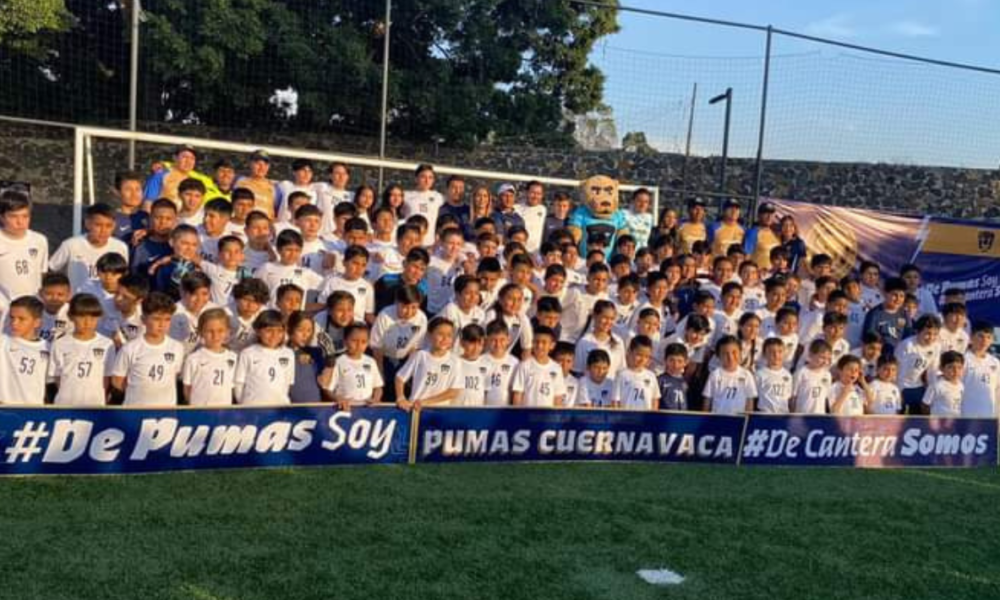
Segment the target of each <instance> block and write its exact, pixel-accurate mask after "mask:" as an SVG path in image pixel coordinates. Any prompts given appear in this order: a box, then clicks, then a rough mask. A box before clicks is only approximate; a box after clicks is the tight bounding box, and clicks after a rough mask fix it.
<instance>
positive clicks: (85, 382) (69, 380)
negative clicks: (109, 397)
mask: <svg viewBox="0 0 1000 600" xmlns="http://www.w3.org/2000/svg"><path fill="white" fill-rule="evenodd" d="M114 367H115V345H114V343H113V342H112V341H111V340H109V339H108V338H106V337H104V336H103V335H95V336H94V337H93V338H91V339H89V340H79V339H77V338H75V337H73V336H71V335H67V336H66V337H62V338H59V339H58V340H56V341H55V343H53V344H52V351H51V353H50V356H49V372H48V378H49V381H50V382H55V383H56V384H58V386H59V392H58V393H57V394H56V398H55V404H56V405H59V406H104V403H105V399H106V394H105V385H104V383H105V378H107V377H110V376H111V371H112V370H113V369H114Z"/></svg>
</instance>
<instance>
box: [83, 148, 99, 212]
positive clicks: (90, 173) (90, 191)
mask: <svg viewBox="0 0 1000 600" xmlns="http://www.w3.org/2000/svg"><path fill="white" fill-rule="evenodd" d="M83 147H84V151H85V152H86V153H87V160H86V164H87V199H88V200H89V202H87V204H89V205H91V206H93V205H94V203H95V202H97V189H96V188H95V187H94V148H93V146H92V145H91V138H90V136H89V135H88V136H85V137H84V138H83Z"/></svg>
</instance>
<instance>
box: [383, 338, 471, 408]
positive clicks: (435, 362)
mask: <svg viewBox="0 0 1000 600" xmlns="http://www.w3.org/2000/svg"><path fill="white" fill-rule="evenodd" d="M461 371H462V369H461V367H460V366H459V364H458V361H456V360H455V355H454V354H452V353H451V352H448V353H446V354H444V355H443V356H434V355H433V354H431V353H430V352H429V351H427V350H418V351H417V352H416V353H415V354H413V356H411V357H410V360H408V361H406V364H404V365H403V367H402V368H401V369H400V370H399V372H398V373H396V379H402V380H403V381H410V380H411V379H412V380H413V383H412V386H411V391H410V400H412V401H417V400H423V399H425V398H430V397H431V396H436V395H438V394H442V393H444V392H447V391H448V390H460V389H462V384H463V380H462V377H461V375H462V373H461ZM443 404H447V403H443Z"/></svg>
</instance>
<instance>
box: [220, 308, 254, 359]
mask: <svg viewBox="0 0 1000 600" xmlns="http://www.w3.org/2000/svg"><path fill="white" fill-rule="evenodd" d="M225 311H226V313H228V314H229V342H228V343H227V344H226V345H227V346H229V349H230V350H232V351H233V352H236V353H239V352H241V351H242V350H243V349H244V348H246V347H248V346H250V345H251V344H253V343H255V342H256V341H257V334H256V333H254V330H253V322H254V320H255V319H256V318H257V315H259V314H260V313H261V312H262V311H263V309H261V310H258V311H257V312H256V313H254V314H253V315H251V316H250V318H249V319H244V318H243V317H241V316H240V313H239V311H237V310H236V307H235V306H232V305H230V306H227V307H226V308H225Z"/></svg>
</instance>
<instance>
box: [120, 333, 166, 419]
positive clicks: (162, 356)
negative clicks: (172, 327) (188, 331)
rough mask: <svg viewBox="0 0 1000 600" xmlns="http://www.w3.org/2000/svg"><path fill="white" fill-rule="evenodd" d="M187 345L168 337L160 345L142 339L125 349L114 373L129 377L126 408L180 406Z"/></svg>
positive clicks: (122, 349) (126, 383)
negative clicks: (179, 381)
mask: <svg viewBox="0 0 1000 600" xmlns="http://www.w3.org/2000/svg"><path fill="white" fill-rule="evenodd" d="M183 366H184V346H183V345H182V344H181V343H180V342H178V341H177V340H174V339H171V338H170V337H166V338H164V339H163V341H161V342H160V343H158V344H153V343H150V342H149V341H147V340H146V338H145V337H140V338H137V339H135V340H132V341H131V342H129V343H127V344H125V345H124V346H122V348H121V350H120V351H119V352H118V357H117V358H116V360H115V367H114V369H113V370H112V371H111V376H112V377H124V378H125V402H124V403H123V404H124V406H176V405H177V377H178V376H180V373H181V368H182V367H183Z"/></svg>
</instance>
